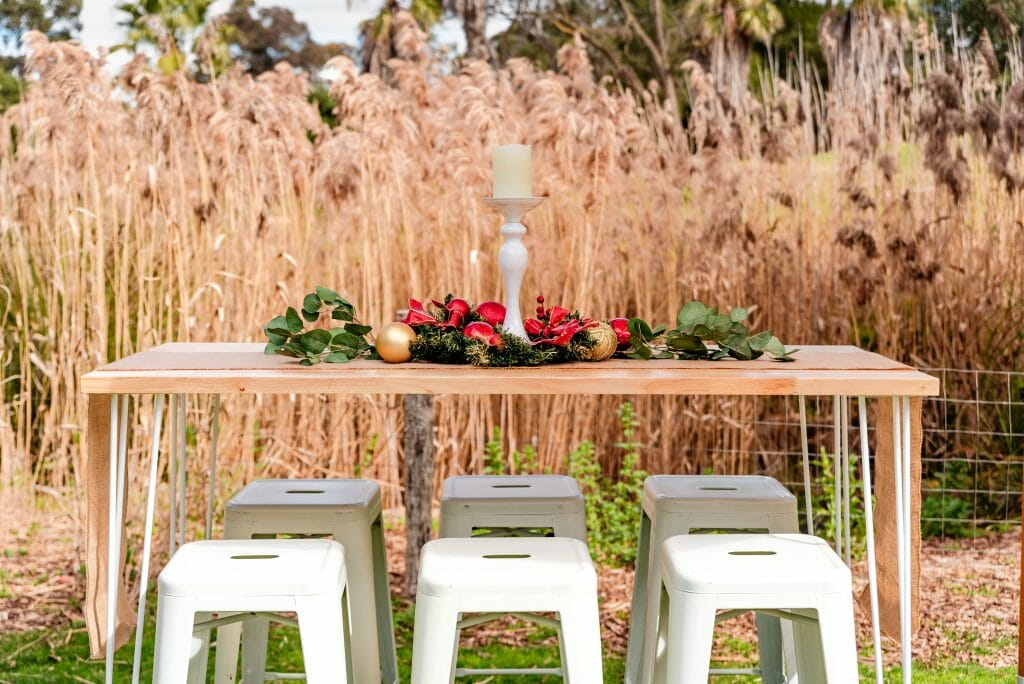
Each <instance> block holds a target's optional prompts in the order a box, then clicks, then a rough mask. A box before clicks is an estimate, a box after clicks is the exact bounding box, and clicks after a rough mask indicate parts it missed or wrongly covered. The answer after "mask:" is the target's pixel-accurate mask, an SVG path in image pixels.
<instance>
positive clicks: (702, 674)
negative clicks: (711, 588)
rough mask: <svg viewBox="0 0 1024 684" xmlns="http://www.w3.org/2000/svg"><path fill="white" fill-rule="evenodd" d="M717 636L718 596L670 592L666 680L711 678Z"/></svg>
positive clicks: (676, 683) (687, 681) (677, 682)
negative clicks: (713, 648) (710, 672)
mask: <svg viewBox="0 0 1024 684" xmlns="http://www.w3.org/2000/svg"><path fill="white" fill-rule="evenodd" d="M714 638H715V599H714V597H712V596H701V595H698V594H683V593H680V592H676V593H674V594H670V596H669V611H668V637H667V639H668V643H667V645H666V648H665V663H666V674H667V677H666V681H667V682H669V683H670V684H684V683H685V684H690V683H691V682H693V683H694V684H696V683H697V682H706V681H708V673H709V671H710V669H711V645H712V642H713V641H714Z"/></svg>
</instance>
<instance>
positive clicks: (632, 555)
mask: <svg viewBox="0 0 1024 684" xmlns="http://www.w3.org/2000/svg"><path fill="white" fill-rule="evenodd" d="M619 425H620V427H621V429H622V441H620V442H618V443H617V444H616V445H615V446H616V448H617V449H621V450H622V465H621V467H620V468H619V472H618V475H617V477H608V476H605V475H604V473H602V471H601V466H600V464H599V463H598V460H597V458H596V456H595V454H594V445H593V444H592V443H591V442H589V441H587V442H583V443H582V444H580V445H579V446H578V447H576V449H574V450H573V451H572V452H571V453H570V454H569V474H570V475H571V476H572V477H574V478H575V479H576V481H577V482H578V483H579V485H580V489H581V490H583V495H584V497H585V498H586V502H587V535H588V537H589V540H590V548H591V549H592V550H593V551H594V555H595V556H596V557H597V558H598V559H599V560H600V561H601V562H602V563H606V564H608V565H614V566H626V565H629V564H631V563H633V561H635V560H636V546H637V538H638V535H639V525H640V507H641V500H642V497H643V483H644V479H646V477H647V473H645V472H644V471H643V470H641V469H640V466H639V464H640V444H639V442H637V441H636V430H637V428H638V427H639V425H640V423H639V421H638V419H637V417H636V414H635V412H634V410H633V405H632V404H631V403H629V402H626V403H624V404H622V405H621V406H620V407H619Z"/></svg>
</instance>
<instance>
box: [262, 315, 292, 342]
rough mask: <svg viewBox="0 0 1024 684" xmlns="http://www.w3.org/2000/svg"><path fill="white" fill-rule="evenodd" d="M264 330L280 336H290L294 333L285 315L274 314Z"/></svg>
mask: <svg viewBox="0 0 1024 684" xmlns="http://www.w3.org/2000/svg"><path fill="white" fill-rule="evenodd" d="M263 332H265V333H267V334H268V335H278V336H280V337H288V336H289V335H291V334H292V331H291V330H290V329H289V328H288V321H287V319H285V317H284V316H274V317H273V318H271V319H270V320H269V321H267V323H266V325H264V326H263Z"/></svg>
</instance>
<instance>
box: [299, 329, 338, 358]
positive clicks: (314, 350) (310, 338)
mask: <svg viewBox="0 0 1024 684" xmlns="http://www.w3.org/2000/svg"><path fill="white" fill-rule="evenodd" d="M299 342H300V344H302V348H303V349H304V350H306V352H307V353H309V354H319V353H321V352H322V351H323V350H325V349H327V345H329V344H330V343H331V333H330V332H328V331H327V330H319V329H318V330H310V331H309V332H307V333H305V334H304V335H303V336H302V337H300V338H299Z"/></svg>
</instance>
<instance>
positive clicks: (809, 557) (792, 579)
mask: <svg viewBox="0 0 1024 684" xmlns="http://www.w3.org/2000/svg"><path fill="white" fill-rule="evenodd" d="M661 557H662V578H663V579H664V581H665V583H666V584H667V585H669V586H671V587H672V588H673V589H677V590H679V591H685V592H691V593H712V594H736V593H742V594H757V593H761V592H764V593H771V594H776V593H778V592H789V593H799V592H814V593H825V594H837V593H843V592H846V593H849V591H850V570H849V568H847V567H846V565H844V564H843V562H842V560H840V558H839V556H837V555H836V554H835V552H834V551H833V550H832V548H831V547H830V546H829V545H828V544H827V543H826V542H825V541H824V540H822V539H819V538H817V537H811V536H809V535H805V534H715V535H695V534H694V535H680V536H678V537H672V538H671V539H669V540H668V541H666V542H665V544H664V546H663V548H662V552H661Z"/></svg>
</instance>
